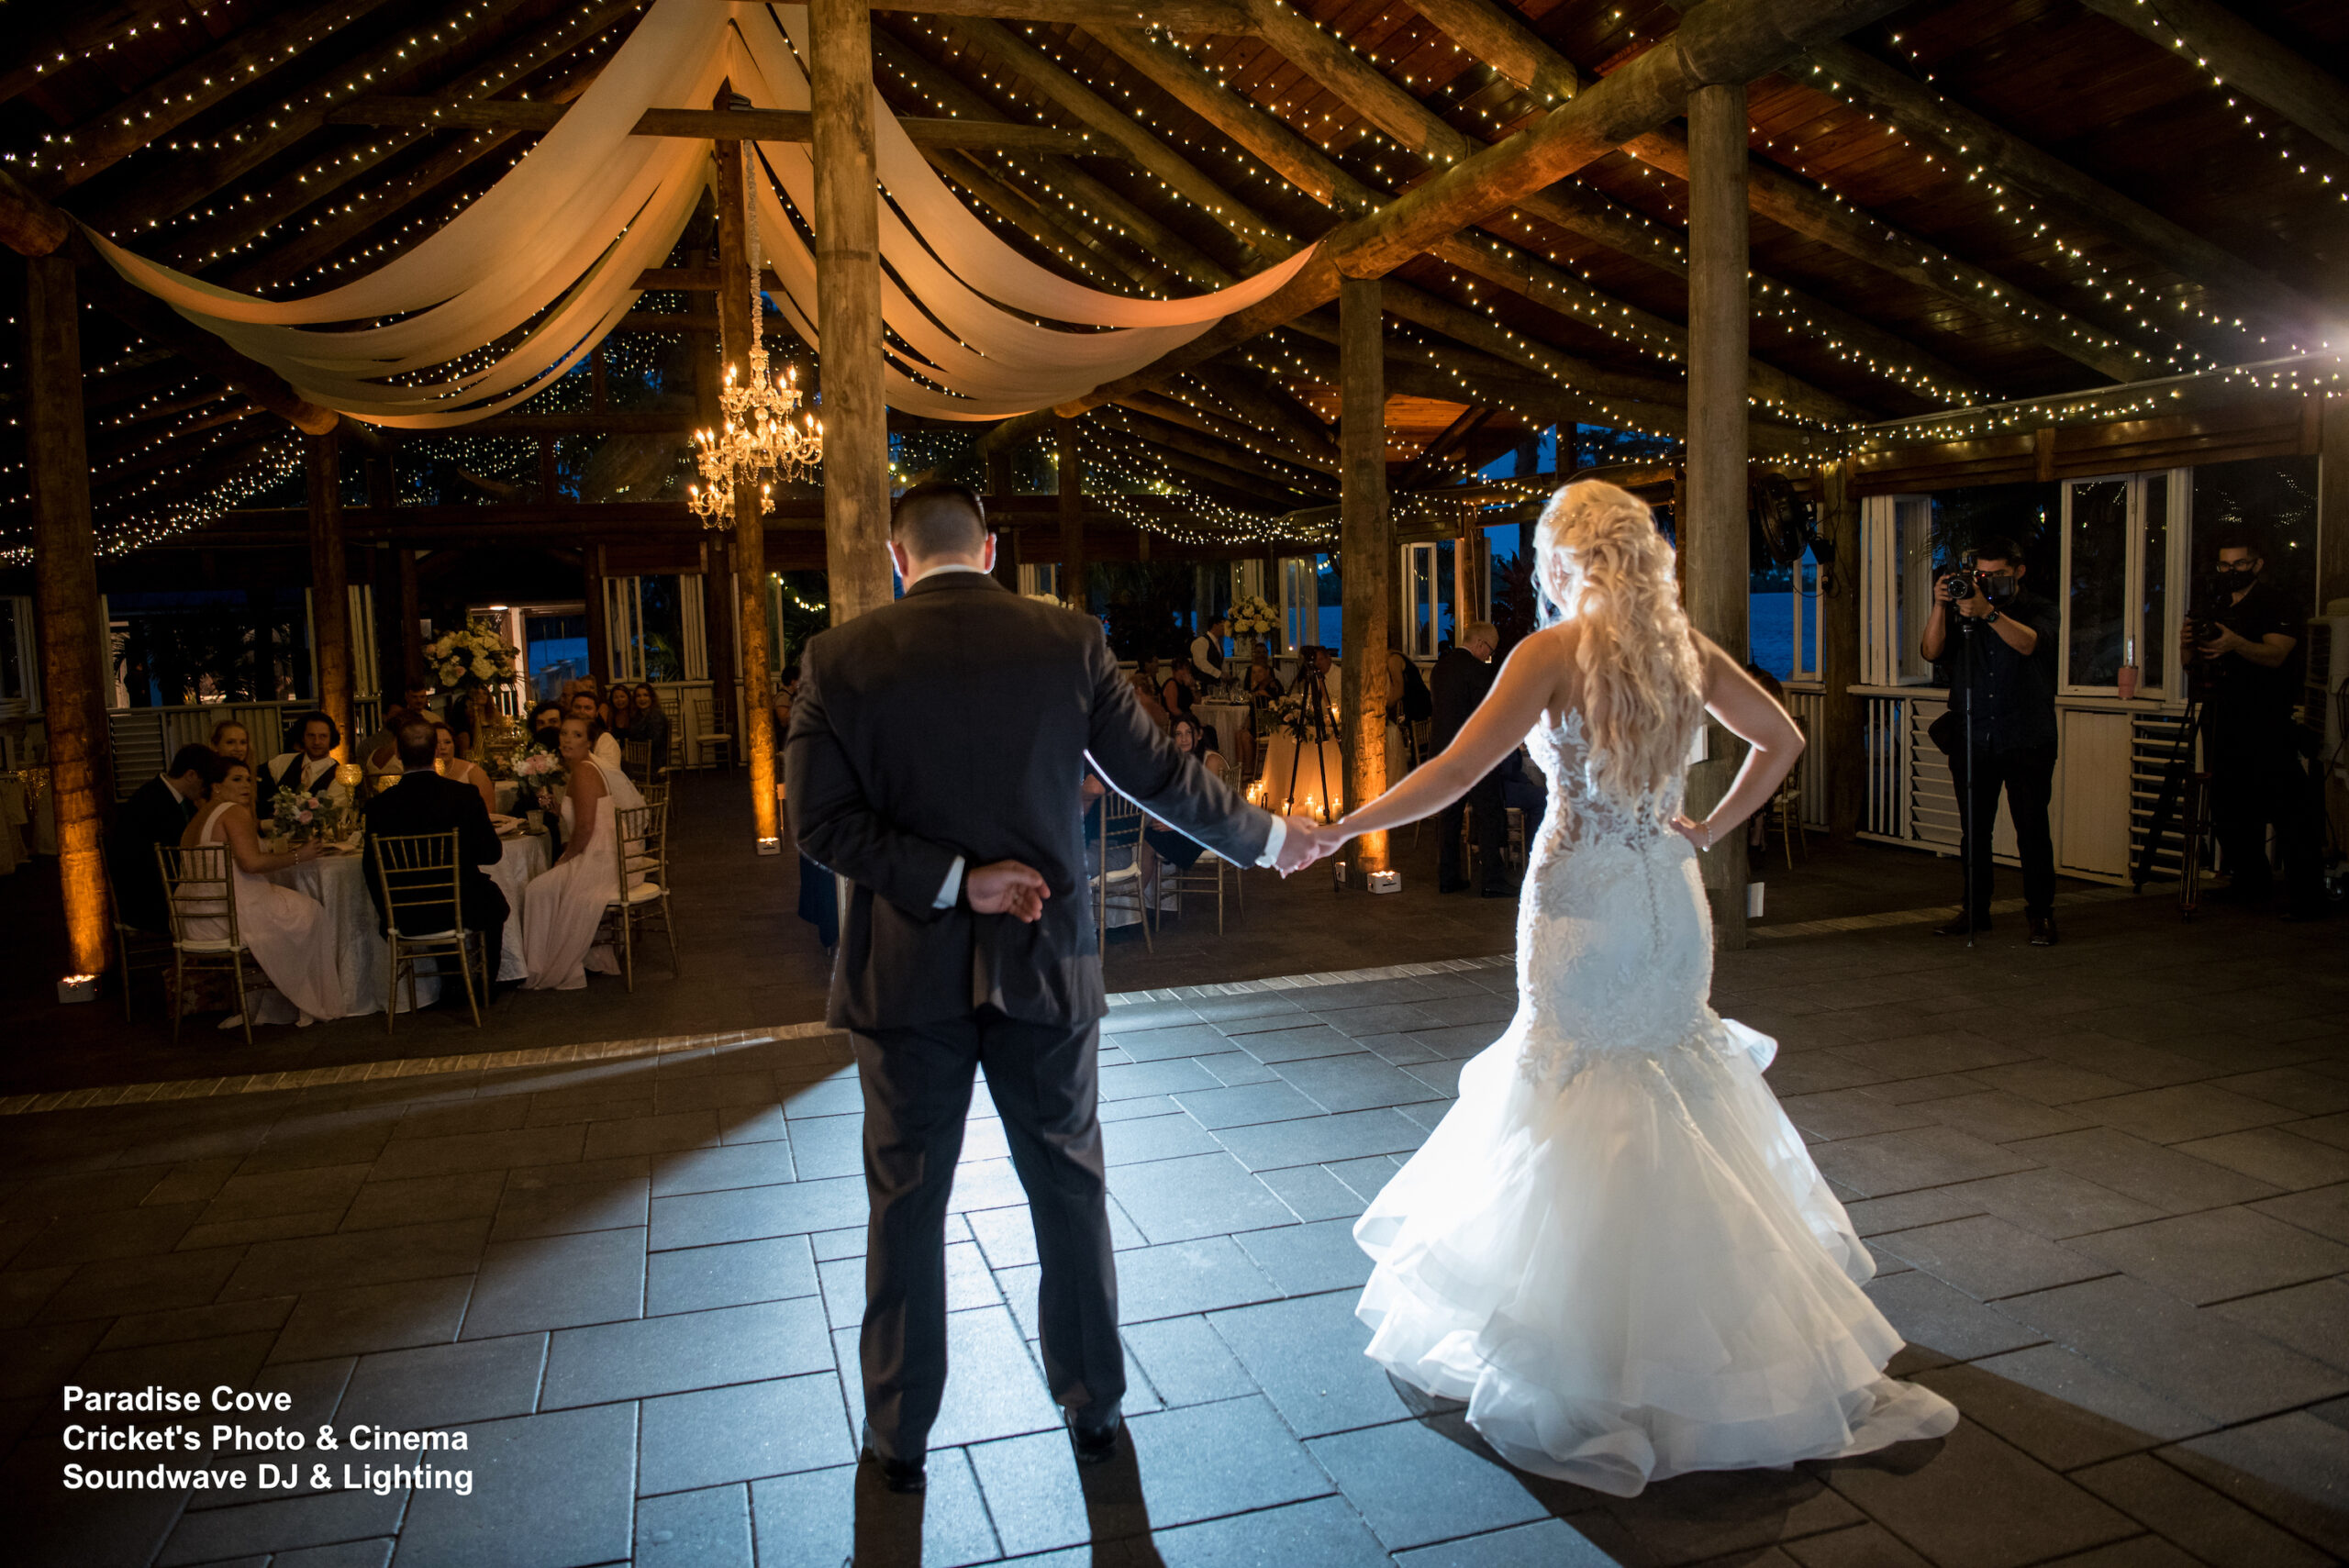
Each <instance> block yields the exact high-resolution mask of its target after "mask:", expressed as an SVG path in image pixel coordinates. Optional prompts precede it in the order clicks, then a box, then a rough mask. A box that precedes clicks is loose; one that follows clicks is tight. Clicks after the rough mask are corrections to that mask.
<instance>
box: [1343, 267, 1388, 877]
mask: <svg viewBox="0 0 2349 1568" xmlns="http://www.w3.org/2000/svg"><path fill="white" fill-rule="evenodd" d="M1380 292H1381V290H1380V285H1379V281H1378V280H1377V279H1376V278H1346V279H1344V280H1342V281H1341V283H1340V284H1339V285H1338V356H1339V379H1340V386H1339V401H1338V446H1339V450H1341V452H1342V453H1343V456H1344V461H1343V462H1342V463H1341V469H1342V472H1341V475H1340V481H1341V485H1342V490H1341V495H1340V499H1339V504H1338V517H1339V521H1338V530H1339V532H1338V539H1339V548H1340V549H1341V550H1343V551H1344V552H1345V563H1344V567H1343V576H1342V579H1341V587H1342V606H1343V607H1342V611H1341V631H1340V633H1339V636H1340V639H1341V641H1342V643H1343V644H1344V646H1343V647H1342V648H1341V649H1340V653H1341V655H1342V667H1341V680H1340V693H1341V695H1340V696H1339V699H1338V706H1339V709H1340V715H1341V719H1342V721H1343V728H1344V734H1345V742H1346V744H1345V756H1346V805H1347V806H1349V807H1352V806H1360V805H1362V804H1363V803H1364V802H1365V801H1368V800H1371V799H1373V798H1375V796H1377V795H1383V794H1385V793H1386V628H1387V622H1388V620H1389V619H1390V618H1391V617H1392V616H1393V614H1394V610H1393V607H1392V606H1391V605H1390V604H1389V603H1388V601H1389V600H1390V598H1391V597H1392V596H1393V595H1392V594H1391V593H1390V591H1389V590H1390V589H1391V588H1392V587H1393V585H1394V580H1395V522H1394V518H1393V517H1391V516H1390V515H1389V514H1388V512H1387V509H1386V350H1385V346H1384V344H1383V343H1382V341H1381V338H1382V333H1381V329H1380V328H1381V323H1380V305H1379V295H1380ZM1354 864H1355V865H1356V866H1357V867H1359V868H1360V869H1361V870H1362V871H1363V872H1364V873H1370V872H1374V871H1385V870H1386V867H1387V855H1386V834H1384V833H1365V834H1364V835H1363V836H1362V837H1361V838H1360V839H1357V840H1354Z"/></svg>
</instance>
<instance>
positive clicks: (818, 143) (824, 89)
mask: <svg viewBox="0 0 2349 1568" xmlns="http://www.w3.org/2000/svg"><path fill="white" fill-rule="evenodd" d="M807 30H808V35H809V39H808V43H809V47H808V57H809V58H808V70H807V76H808V90H809V93H810V95H811V98H812V101H813V109H812V112H813V114H814V119H813V120H812V121H811V122H810V125H809V128H808V130H809V139H810V141H811V143H812V150H813V153H814V156H815V163H816V212H815V219H816V221H815V229H816V279H817V317H818V319H817V323H816V329H817V333H818V336H819V337H820V338H821V339H822V340H823V344H824V562H825V568H826V572H827V575H828V577H829V593H830V595H831V604H832V624H833V625H835V626H838V625H840V624H841V622H843V621H849V620H853V619H855V618H856V617H858V616H861V615H863V613H864V612H865V611H867V610H870V609H877V608H879V607H880V606H883V605H885V604H887V603H888V602H889V600H890V598H891V597H892V588H891V583H890V568H889V556H888V551H887V549H886V546H887V544H888V539H889V423H888V420H889V411H888V409H887V407H886V406H885V405H884V403H883V402H882V384H881V367H882V342H881V206H880V198H879V195H878V194H877V193H876V191H875V189H874V178H875V176H874V134H875V133H874V126H873V16H872V12H871V9H870V8H869V7H868V6H866V4H865V0H811V4H810V5H809V6H808V7H807Z"/></svg>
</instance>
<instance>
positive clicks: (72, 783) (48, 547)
mask: <svg viewBox="0 0 2349 1568" xmlns="http://www.w3.org/2000/svg"><path fill="white" fill-rule="evenodd" d="M25 274H26V277H25V405H24V406H25V471H26V474H27V476H28V479H29V480H30V481H31V484H32V507H33V591H34V593H35V595H36V596H37V600H36V602H37V603H38V605H39V609H40V666H41V722H42V726H43V728H45V729H46V730H47V731H48V735H49V779H50V791H51V798H52V800H53V801H54V803H55V806H56V811H57V870H58V885H59V891H60V892H61V894H62V895H63V898H64V905H65V922H64V936H65V952H64V960H65V963H66V967H67V969H68V971H69V972H70V973H74V974H100V973H105V971H106V964H107V961H108V953H107V940H108V935H107V933H108V924H107V922H108V917H107V912H106V852H105V845H104V840H105V837H106V813H107V808H108V804H109V802H111V800H112V799H113V796H114V789H113V777H112V774H113V769H112V766H111V760H112V759H111V751H112V748H111V747H110V746H109V745H108V738H107V733H106V693H105V691H104V689H103V688H102V687H101V685H100V684H99V678H98V677H99V669H100V661H101V659H102V658H103V656H104V651H105V650H106V626H105V624H104V622H103V621H101V619H100V618H99V612H98V566H97V554H98V551H97V542H96V539H95V536H94V534H93V532H92V529H91V526H90V457H89V441H88V431H87V429H86V428H84V422H83V412H82V327H81V306H80V303H79V299H78V296H77V294H76V291H75V288H74V277H73V263H72V261H71V260H69V259H67V258H66V257H63V256H36V257H30V258H28V259H27V261H26V262H25Z"/></svg>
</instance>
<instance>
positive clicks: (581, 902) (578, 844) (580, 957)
mask: <svg viewBox="0 0 2349 1568" xmlns="http://www.w3.org/2000/svg"><path fill="white" fill-rule="evenodd" d="M583 695H584V694H583ZM600 728H602V726H601V725H600V724H598V723H597V722H596V720H595V719H594V718H592V717H588V716H586V715H585V714H584V713H574V714H573V715H572V716H571V717H568V718H566V719H564V720H563V721H562V759H563V762H564V763H565V765H566V766H568V767H569V768H570V769H571V784H570V787H569V788H567V789H566V790H564V792H563V796H562V837H563V847H562V854H561V855H560V856H559V857H557V858H556V860H555V862H554V864H552V865H551V866H549V867H548V868H547V869H546V870H544V871H542V872H540V873H539V874H538V875H537V876H535V877H532V878H531V879H530V885H529V887H528V888H527V889H525V890H524V892H523V895H522V952H523V959H524V962H525V964H526V965H527V967H528V968H529V979H528V980H527V981H525V982H524V983H523V984H526V985H528V986H529V988H530V989H531V990H533V991H548V990H553V991H576V990H579V989H580V988H581V987H583V986H584V985H585V984H587V971H588V970H589V969H591V968H592V969H594V970H595V971H596V973H599V974H617V973H619V965H618V962H615V961H614V959H613V957H612V950H611V948H610V946H609V945H608V944H605V945H600V946H599V945H597V943H596V929H597V928H598V927H599V926H601V925H602V924H603V920H604V911H605V908H606V906H607V905H609V904H610V902H611V901H612V899H613V898H614V897H616V896H617V895H618V892H619V884H620V883H619V857H620V855H621V854H622V853H623V852H624V849H625V847H624V846H622V845H621V844H620V843H619V842H618V826H619V813H620V812H622V811H626V810H629V809H632V808H634V807H637V806H642V805H643V804H644V797H643V796H642V795H640V794H638V793H637V788H636V785H634V784H630V783H629V779H628V775H627V774H626V773H621V772H620V770H619V768H618V764H612V765H609V766H607V765H606V764H605V762H604V761H603V760H602V759H601V758H600V757H598V756H597V755H596V730H598V729H600ZM641 880H643V879H642V877H641V876H640V875H636V876H632V877H631V878H630V881H632V882H638V881H641Z"/></svg>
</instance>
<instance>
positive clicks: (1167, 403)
mask: <svg viewBox="0 0 2349 1568" xmlns="http://www.w3.org/2000/svg"><path fill="white" fill-rule="evenodd" d="M1118 406H1119V408H1121V409H1124V410H1125V411H1126V413H1127V415H1128V417H1129V418H1131V417H1133V416H1137V415H1140V416H1146V418H1143V419H1135V420H1133V426H1132V428H1134V429H1135V430H1136V432H1137V433H1138V434H1141V435H1144V436H1146V437H1147V438H1148V439H1150V440H1151V441H1152V444H1154V445H1157V446H1162V447H1164V448H1165V449H1166V450H1169V451H1176V452H1182V453H1184V454H1185V455H1186V456H1188V457H1193V458H1197V459H1198V460H1200V461H1201V462H1212V463H1217V464H1219V465H1220V466H1221V467H1223V468H1224V469H1226V470H1228V471H1230V472H1231V473H1234V474H1246V475H1251V476H1252V477H1254V478H1258V479H1269V480H1271V481H1272V482H1273V483H1274V484H1278V485H1281V486H1283V487H1285V488H1286V489H1289V490H1294V491H1296V492H1297V494H1298V495H1320V496H1330V495H1336V494H1337V493H1338V485H1337V479H1336V476H1335V475H1333V474H1329V473H1314V472H1312V471H1311V470H1308V469H1303V468H1299V467H1297V465H1295V464H1293V463H1286V462H1276V461H1275V460H1273V459H1270V458H1266V457H1261V456H1259V455H1257V454H1256V453H1255V452H1252V451H1250V450H1246V449H1245V448H1241V447H1238V446H1235V445H1234V444H1233V443H1232V442H1231V441H1230V438H1229V437H1227V436H1225V435H1223V434H1222V433H1221V432H1219V431H1218V430H1217V429H1216V427H1215V425H1214V423H1213V422H1212V421H1209V420H1207V419H1204V418H1202V417H1200V416H1199V415H1198V413H1197V410H1195V409H1191V408H1186V406H1184V405H1182V404H1180V403H1178V402H1175V400H1174V399H1172V398H1169V397H1163V396H1160V395H1158V394H1156V393H1135V394H1132V395H1128V396H1125V397H1120V398H1119V399H1118Z"/></svg>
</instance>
